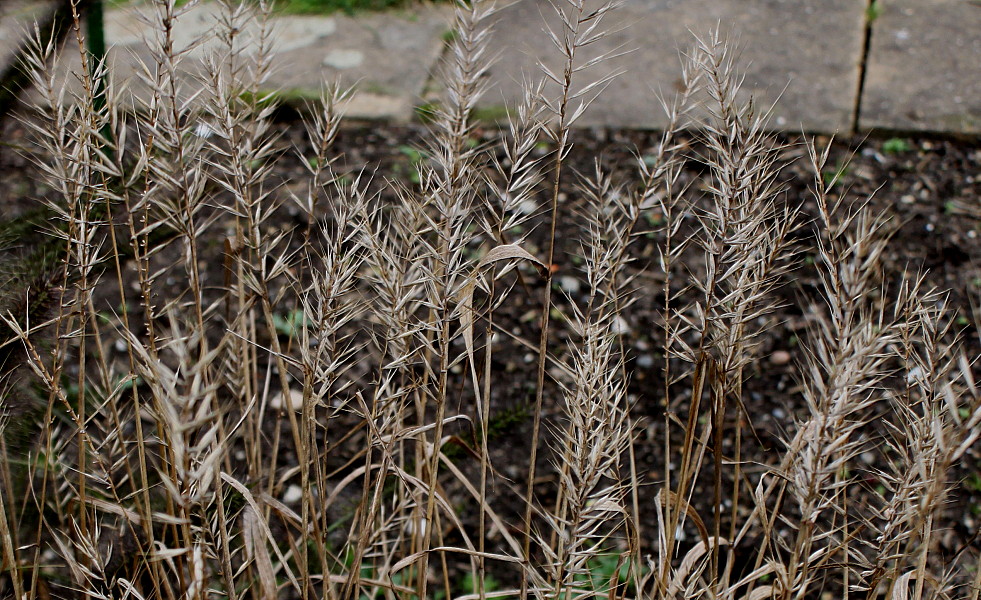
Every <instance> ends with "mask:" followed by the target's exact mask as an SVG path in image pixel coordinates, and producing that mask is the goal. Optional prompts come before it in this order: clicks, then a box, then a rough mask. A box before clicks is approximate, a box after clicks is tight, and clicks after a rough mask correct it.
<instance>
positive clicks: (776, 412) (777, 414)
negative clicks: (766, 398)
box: [770, 408, 787, 421]
mask: <svg viewBox="0 0 981 600" xmlns="http://www.w3.org/2000/svg"><path fill="white" fill-rule="evenodd" d="M770 414H771V415H773V418H774V419H776V420H778V421H782V420H784V419H785V418H786V417H787V411H785V410H784V409H782V408H774V409H773V411H772V412H771V413H770Z"/></svg>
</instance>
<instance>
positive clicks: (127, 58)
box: [67, 3, 452, 122]
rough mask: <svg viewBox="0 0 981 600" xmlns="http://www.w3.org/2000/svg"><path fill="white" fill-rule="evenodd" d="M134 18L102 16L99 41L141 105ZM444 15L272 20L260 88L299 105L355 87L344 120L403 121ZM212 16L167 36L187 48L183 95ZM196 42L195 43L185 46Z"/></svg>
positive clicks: (207, 6)
mask: <svg viewBox="0 0 981 600" xmlns="http://www.w3.org/2000/svg"><path fill="white" fill-rule="evenodd" d="M143 10H145V9H143ZM140 13H141V9H140V7H139V6H136V7H123V8H119V9H115V10H110V11H107V13H106V40H107V43H109V44H110V45H111V46H110V50H109V60H110V64H111V65H112V67H113V70H114V73H115V75H116V78H117V81H119V82H126V83H127V85H128V86H129V88H130V90H131V91H132V92H133V93H134V94H135V95H136V96H137V97H146V94H147V88H146V86H145V85H143V84H142V83H141V82H140V81H139V79H138V78H136V77H134V75H135V74H136V73H138V72H139V70H140V68H141V67H140V63H141V62H143V63H147V64H148V63H149V62H150V55H149V52H148V51H147V48H146V44H145V42H144V40H143V33H144V32H145V31H146V30H147V25H146V22H145V20H144V17H142V16H141V14H140ZM451 13H452V8H451V7H450V6H446V5H443V6H432V5H429V6H421V7H419V8H417V9H413V10H412V11H411V12H402V11H392V12H385V13H370V14H362V15H358V16H357V17H350V16H345V15H337V16H293V15H281V16H275V17H273V19H272V22H271V25H272V31H273V34H272V36H271V38H270V39H272V40H273V52H274V58H273V65H274V68H273V71H272V74H271V76H270V77H269V79H268V80H267V82H266V83H265V85H264V88H266V89H269V90H276V91H278V92H280V93H281V95H282V97H283V98H285V99H287V100H290V99H292V100H296V101H301V102H302V101H306V100H310V99H313V98H316V97H318V95H319V92H320V89H321V86H322V85H323V84H324V83H327V82H331V83H333V82H339V83H340V84H341V85H342V86H351V85H355V84H356V87H357V90H358V93H357V94H356V95H355V96H354V97H353V98H352V99H351V100H350V101H349V102H348V104H347V105H346V106H345V107H344V108H345V112H346V113H347V115H348V116H349V117H352V118H361V119H387V120H392V121H395V122H404V121H408V120H410V119H411V118H412V117H413V109H414V107H415V106H416V105H417V104H418V103H419V102H420V95H421V93H422V91H423V88H424V87H425V84H426V81H427V79H428V76H429V67H430V65H432V64H434V63H435V62H436V60H437V58H438V56H439V54H440V52H441V50H442V48H443V45H444V42H443V36H444V35H445V33H446V31H447V23H448V22H449V21H450V16H451ZM219 14H220V10H219V7H218V6H217V4H215V3H203V4H201V5H199V6H197V7H195V8H194V9H192V10H190V11H188V12H187V14H185V15H183V16H182V17H181V18H180V19H179V21H178V23H177V25H176V26H175V28H174V31H175V38H176V40H175V42H176V43H175V46H176V47H178V48H184V47H190V48H191V49H190V50H189V51H188V53H187V58H186V59H185V60H184V61H183V63H182V68H181V74H182V75H183V76H184V77H185V78H187V79H186V83H187V84H188V86H187V89H188V90H191V89H193V85H194V84H193V83H192V82H191V78H192V77H193V74H194V73H200V72H201V69H202V65H203V62H202V61H203V60H204V59H205V58H206V57H207V56H208V55H209V54H210V53H211V52H212V51H214V50H215V49H217V48H218V46H219V42H218V40H217V39H216V38H215V37H214V36H213V35H211V32H212V31H213V30H214V28H215V26H216V23H217V20H218V17H219ZM240 35H241V38H240V39H242V40H243V44H244V47H246V48H249V47H251V45H250V44H251V42H252V41H253V40H255V39H256V38H257V35H258V28H257V27H256V26H254V25H250V26H248V27H246V28H244V30H243V32H242V33H241V34H240ZM202 36H203V38H204V40H205V41H204V42H203V43H200V44H198V45H194V46H191V44H192V43H193V42H194V41H195V40H198V39H199V38H202ZM67 62H68V63H69V64H70V66H71V67H74V68H77V66H78V65H79V64H80V60H79V58H78V57H77V56H71V57H69V59H68V61H67Z"/></svg>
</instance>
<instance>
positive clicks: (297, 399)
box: [269, 389, 303, 410]
mask: <svg viewBox="0 0 981 600" xmlns="http://www.w3.org/2000/svg"><path fill="white" fill-rule="evenodd" d="M269 407H270V408H274V409H276V410H279V409H281V408H290V409H293V410H301V409H302V408H303V391H302V390H294V389H291V390H290V399H289V406H286V405H285V404H283V395H282V394H276V396H275V397H274V398H273V399H272V400H270V401H269Z"/></svg>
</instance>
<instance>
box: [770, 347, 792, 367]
mask: <svg viewBox="0 0 981 600" xmlns="http://www.w3.org/2000/svg"><path fill="white" fill-rule="evenodd" d="M791 358H792V357H791V356H790V352H787V351H786V350H777V351H776V352H774V353H773V354H771V355H770V362H771V363H772V364H774V365H777V366H781V365H785V364H787V363H789V362H790V360H791Z"/></svg>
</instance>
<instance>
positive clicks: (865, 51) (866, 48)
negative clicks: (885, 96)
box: [851, 0, 881, 135]
mask: <svg viewBox="0 0 981 600" xmlns="http://www.w3.org/2000/svg"><path fill="white" fill-rule="evenodd" d="M879 10H881V8H879V0H868V1H867V4H866V6H865V31H864V32H863V33H862V55H861V57H860V58H859V63H858V82H857V89H856V90H855V108H854V109H853V110H852V131H851V133H852V135H856V134H857V133H858V124H859V120H860V119H861V118H862V96H863V94H864V93H865V75H866V70H867V68H868V62H869V53H870V52H871V51H872V34H873V28H874V24H875V20H876V17H878V16H879V15H878V11H879Z"/></svg>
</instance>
